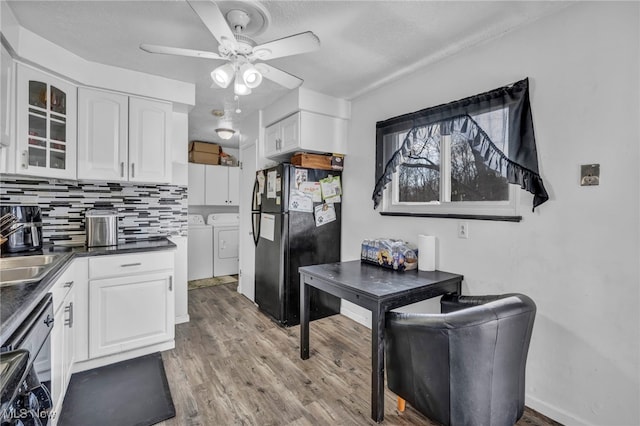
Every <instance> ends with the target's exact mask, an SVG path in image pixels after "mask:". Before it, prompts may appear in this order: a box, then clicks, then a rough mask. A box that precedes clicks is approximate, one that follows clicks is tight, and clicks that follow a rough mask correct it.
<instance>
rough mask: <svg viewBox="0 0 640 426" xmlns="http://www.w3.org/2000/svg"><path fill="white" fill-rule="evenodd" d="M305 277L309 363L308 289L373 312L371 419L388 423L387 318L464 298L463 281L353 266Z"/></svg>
mask: <svg viewBox="0 0 640 426" xmlns="http://www.w3.org/2000/svg"><path fill="white" fill-rule="evenodd" d="M299 271H300V357H301V358H302V359H308V358H309V293H310V292H309V287H315V288H318V289H320V290H323V291H326V292H327V293H329V294H332V295H334V296H337V297H340V298H342V299H345V300H348V301H349V302H351V303H355V304H356V305H358V306H362V307H363V308H366V309H369V310H370V311H371V325H372V327H371V333H372V336H371V418H373V420H375V421H377V422H381V421H382V419H383V418H384V321H385V312H387V311H389V310H391V309H395V308H398V307H400V306H405V305H409V304H411V303H415V302H419V301H421V300H425V299H429V298H432V297H437V296H441V295H443V294H446V293H458V294H459V293H460V292H461V286H462V278H463V276H462V275H458V274H451V273H449V272H442V271H433V272H424V271H407V272H396V271H392V270H390V269H384V268H380V267H378V266H375V265H368V264H365V263H361V262H360V261H359V260H354V261H351V262H337V263H327V264H324V265H313V266H304V267H301V268H299Z"/></svg>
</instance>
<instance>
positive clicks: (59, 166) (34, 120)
mask: <svg viewBox="0 0 640 426" xmlns="http://www.w3.org/2000/svg"><path fill="white" fill-rule="evenodd" d="M17 74H18V84H17V86H18V92H17V116H18V127H17V129H18V132H17V140H18V146H17V148H18V149H17V162H16V173H19V174H26V175H33V176H43V177H53V178H62V179H75V178H76V108H77V106H76V102H77V88H76V86H74V85H73V84H71V83H68V82H66V81H64V80H61V79H59V78H56V77H54V76H52V75H49V74H46V73H44V72H41V71H38V70H36V69H34V68H31V67H29V66H26V65H23V64H18V73H17Z"/></svg>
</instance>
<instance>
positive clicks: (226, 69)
mask: <svg viewBox="0 0 640 426" xmlns="http://www.w3.org/2000/svg"><path fill="white" fill-rule="evenodd" d="M233 74H234V69H233V65H231V64H230V63H226V64H224V65H220V66H219V67H218V68H216V69H214V70H213V71H211V79H212V80H213V82H214V83H216V84H217V85H218V86H220V87H222V88H223V89H225V88H227V87H228V86H229V84H230V83H231V80H233Z"/></svg>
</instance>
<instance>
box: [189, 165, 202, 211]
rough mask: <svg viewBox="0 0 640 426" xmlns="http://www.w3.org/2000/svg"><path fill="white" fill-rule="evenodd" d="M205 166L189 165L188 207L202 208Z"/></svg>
mask: <svg viewBox="0 0 640 426" xmlns="http://www.w3.org/2000/svg"><path fill="white" fill-rule="evenodd" d="M205 167H206V164H195V163H189V184H188V186H187V200H188V204H189V205H190V206H204V185H205V182H204V169H205Z"/></svg>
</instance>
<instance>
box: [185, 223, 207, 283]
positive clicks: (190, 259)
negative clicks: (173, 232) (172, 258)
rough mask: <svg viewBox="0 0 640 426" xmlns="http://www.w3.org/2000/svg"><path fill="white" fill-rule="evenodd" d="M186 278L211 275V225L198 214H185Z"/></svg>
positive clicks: (195, 278) (194, 278)
mask: <svg viewBox="0 0 640 426" xmlns="http://www.w3.org/2000/svg"><path fill="white" fill-rule="evenodd" d="M187 224H188V225H189V227H188V231H187V232H188V236H189V238H188V243H187V280H189V281H191V280H200V279H203V278H211V277H213V260H212V259H213V245H212V242H213V227H212V226H211V225H207V224H206V223H204V218H203V217H202V215H199V214H190V215H187Z"/></svg>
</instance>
